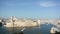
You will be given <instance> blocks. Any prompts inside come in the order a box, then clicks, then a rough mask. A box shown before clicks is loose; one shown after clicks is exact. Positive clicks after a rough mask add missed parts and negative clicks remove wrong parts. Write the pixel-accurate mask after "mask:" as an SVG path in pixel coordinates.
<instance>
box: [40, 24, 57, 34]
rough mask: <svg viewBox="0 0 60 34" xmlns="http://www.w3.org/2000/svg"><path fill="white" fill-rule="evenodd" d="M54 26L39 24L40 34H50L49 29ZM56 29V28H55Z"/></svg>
mask: <svg viewBox="0 0 60 34" xmlns="http://www.w3.org/2000/svg"><path fill="white" fill-rule="evenodd" d="M53 26H55V25H53V24H51V23H49V24H48V23H45V24H41V27H40V31H41V33H42V34H50V29H51V28H52V27H53ZM55 27H56V26H55Z"/></svg>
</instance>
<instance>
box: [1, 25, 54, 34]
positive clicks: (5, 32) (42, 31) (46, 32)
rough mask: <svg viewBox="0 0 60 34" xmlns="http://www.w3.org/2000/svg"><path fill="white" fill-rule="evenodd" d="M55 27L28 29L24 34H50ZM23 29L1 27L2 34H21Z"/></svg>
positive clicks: (43, 26)
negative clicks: (19, 33)
mask: <svg viewBox="0 0 60 34" xmlns="http://www.w3.org/2000/svg"><path fill="white" fill-rule="evenodd" d="M53 26H54V25H52V24H42V25H40V27H32V28H26V29H25V30H24V31H23V33H24V34H50V29H51V27H53ZM21 29H22V28H7V27H3V26H2V27H0V34H12V33H14V32H20V31H21Z"/></svg>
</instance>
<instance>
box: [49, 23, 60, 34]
mask: <svg viewBox="0 0 60 34" xmlns="http://www.w3.org/2000/svg"><path fill="white" fill-rule="evenodd" d="M50 33H51V34H60V24H59V23H58V26H57V27H52V28H51V30H50Z"/></svg>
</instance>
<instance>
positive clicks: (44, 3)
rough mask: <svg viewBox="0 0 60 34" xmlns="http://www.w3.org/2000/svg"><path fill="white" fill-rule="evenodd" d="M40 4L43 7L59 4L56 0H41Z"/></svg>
mask: <svg viewBox="0 0 60 34" xmlns="http://www.w3.org/2000/svg"><path fill="white" fill-rule="evenodd" d="M39 5H40V6H42V7H52V6H56V5H57V4H56V3H54V2H40V3H39Z"/></svg>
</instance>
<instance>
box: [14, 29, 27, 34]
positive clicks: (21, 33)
mask: <svg viewBox="0 0 60 34" xmlns="http://www.w3.org/2000/svg"><path fill="white" fill-rule="evenodd" d="M25 29H26V28H23V29H21V31H20V32H16V33H14V34H24V33H23V31H24V30H25Z"/></svg>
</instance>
